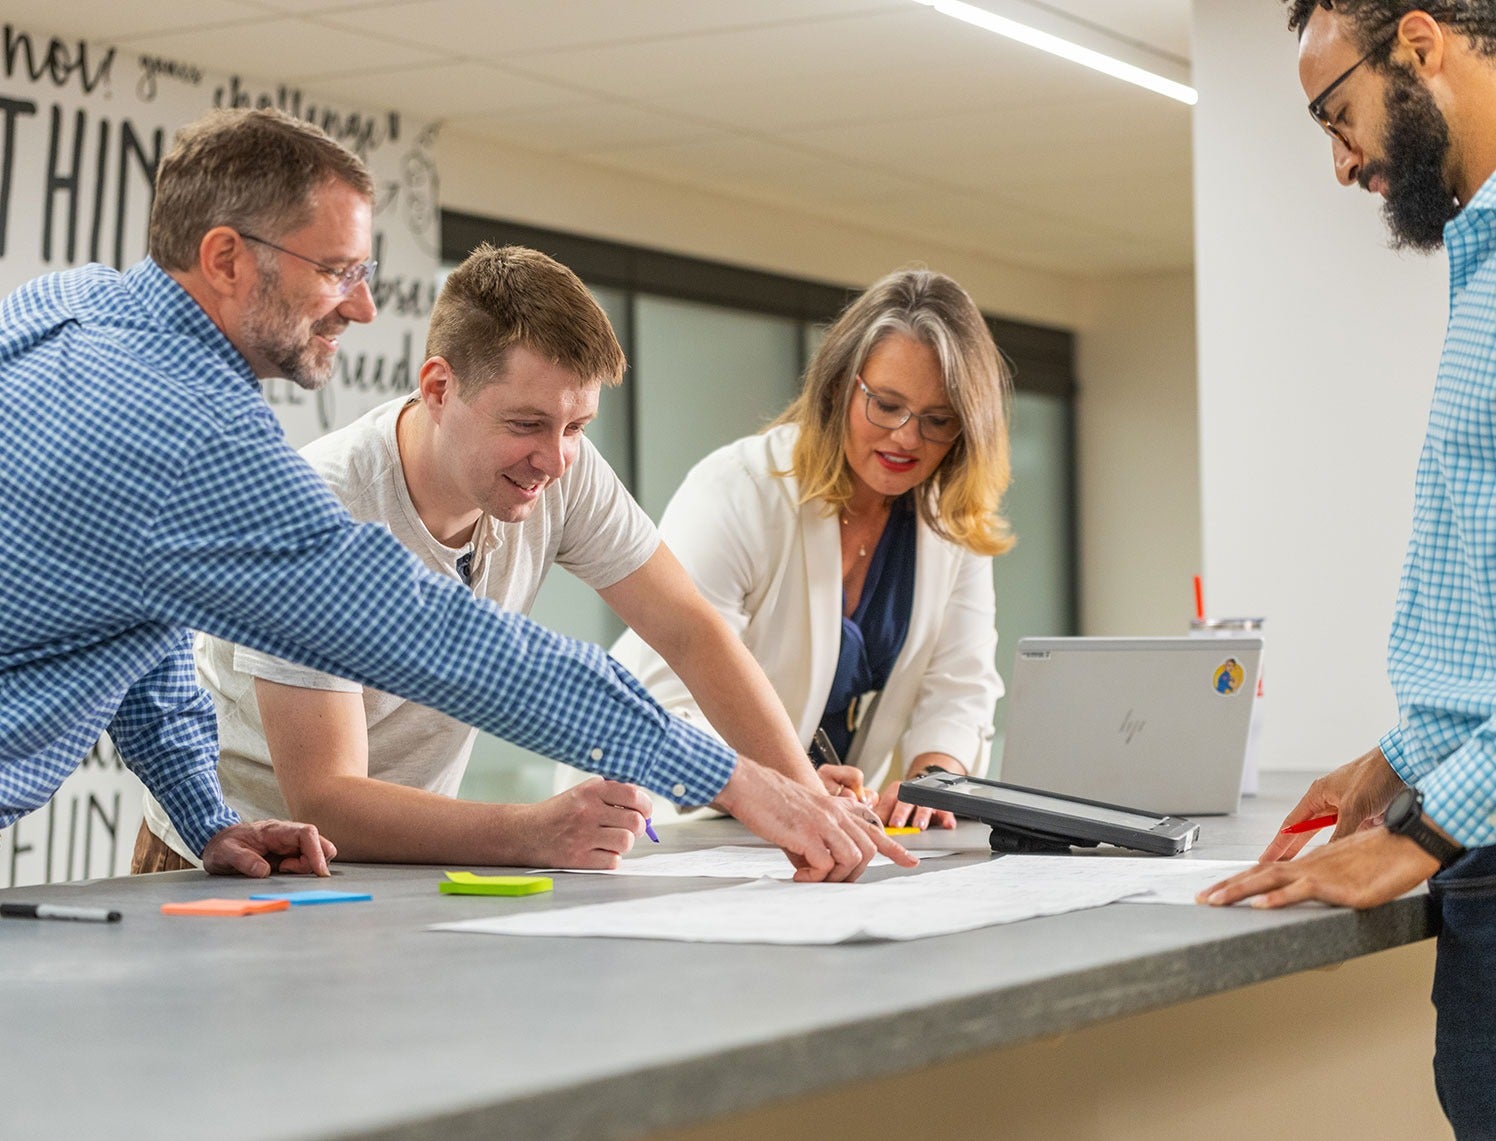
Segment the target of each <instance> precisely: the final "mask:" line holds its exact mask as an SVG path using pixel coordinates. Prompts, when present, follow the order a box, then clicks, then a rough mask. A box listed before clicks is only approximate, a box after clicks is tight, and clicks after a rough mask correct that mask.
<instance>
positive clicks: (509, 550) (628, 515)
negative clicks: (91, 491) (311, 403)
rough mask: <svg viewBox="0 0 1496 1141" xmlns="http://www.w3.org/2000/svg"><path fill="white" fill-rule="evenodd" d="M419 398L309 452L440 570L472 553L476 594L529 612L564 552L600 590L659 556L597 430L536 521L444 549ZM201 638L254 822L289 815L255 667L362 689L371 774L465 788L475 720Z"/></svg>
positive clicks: (201, 656)
mask: <svg viewBox="0 0 1496 1141" xmlns="http://www.w3.org/2000/svg"><path fill="white" fill-rule="evenodd" d="M415 399H417V398H416V397H415V396H413V395H412V396H407V397H400V398H397V399H395V400H391V401H389V402H388V403H386V404H382V405H380V406H379V407H378V408H375V409H373V410H372V411H371V412H368V413H366V414H365V415H364V416H362V417H360V418H359V419H358V420H355V421H354V422H353V423H352V424H350V425H348V426H347V427H346V428H341V429H339V430H337V431H335V432H331V433H329V434H328V435H326V436H323V437H321V438H320V439H317V440H314V441H313V442H312V443H310V444H308V445H307V446H306V447H305V448H303V449H302V450H301V454H302V455H303V456H304V457H305V458H306V459H307V461H308V462H309V463H310V464H311V465H312V467H314V468H315V469H316V470H317V472H318V474H319V475H321V476H322V478H323V479H325V480H327V482H328V484H329V485H330V486H331V488H332V490H333V492H334V493H335V494H336V495H337V496H338V498H339V499H341V500H342V502H343V505H344V506H345V507H347V508H348V511H349V513H350V514H351V515H352V516H353V517H354V518H355V519H357V520H359V521H360V522H373V523H382V524H384V525H385V526H386V527H388V528H389V529H390V532H391V533H392V534H393V535H394V536H395V538H397V539H399V540H400V542H402V543H404V544H405V545H406V546H407V547H409V548H410V549H411V550H412V551H414V552H415V554H416V555H417V556H419V558H420V559H421V561H422V562H424V563H425V564H426V565H427V566H428V567H430V568H431V569H432V570H433V571H436V572H437V573H438V574H443V575H447V576H448V577H451V578H456V579H458V580H459V581H460V580H461V575H460V574H459V573H458V569H457V563H458V560H459V559H460V558H462V557H463V556H464V555H465V554H471V567H470V570H469V576H470V578H469V581H470V584H471V586H472V589H473V592H474V593H475V594H478V595H481V596H482V597H485V598H490V599H492V600H493V601H494V602H496V603H498V604H499V605H500V606H502V607H504V608H505V609H506V610H513V611H518V612H519V613H521V614H524V613H528V612H529V610H530V607H531V606H532V605H534V602H535V595H536V594H537V593H538V592H539V590H540V585H541V583H542V582H544V581H545V576H546V572H547V571H548V570H550V568H551V564H553V563H554V564H557V565H559V566H562V567H565V568H566V569H567V570H568V571H570V572H572V573H573V574H575V575H576V576H577V577H578V578H580V579H581V580H582V581H583V582H585V583H587V585H588V586H591V587H592V588H593V589H595V590H601V589H604V588H605V587H609V586H612V585H613V584H614V583H616V582H619V581H620V580H622V579H624V578H627V577H628V576H629V575H630V574H632V573H633V572H634V571H636V570H638V569H639V567H641V566H643V565H644V563H645V561H646V560H647V559H648V558H649V557H650V556H651V555H652V554H654V552H655V549H656V548H657V547H658V546H659V543H660V536H659V533H658V532H657V531H656V530H655V527H654V524H653V523H651V522H650V520H649V516H647V515H646V514H645V513H644V511H643V509H642V508H640V507H639V505H638V504H637V503H635V502H634V500H633V498H632V497H631V496H630V495H629V493H628V491H627V489H626V488H625V487H624V486H623V484H622V483H621V482H620V481H619V479H618V477H617V476H616V475H615V474H614V473H613V469H612V468H610V467H609V466H608V464H607V461H606V460H604V459H603V458H602V456H601V455H599V454H598V451H597V449H596V448H594V447H593V446H592V444H591V443H590V442H589V441H588V440H587V439H586V437H583V439H582V442H581V448H580V450H579V451H578V453H577V458H576V461H575V462H574V463H573V464H572V465H571V467H570V468H568V469H567V472H566V474H565V475H563V476H562V477H561V478H560V479H559V480H558V481H556V482H555V483H552V484H550V485H549V486H548V487H546V488H545V490H544V491H542V492H541V495H540V500H539V502H537V503H536V505H535V507H534V509H533V510H532V511H531V512H530V515H529V516H528V518H526V519H524V520H523V521H521V522H518V523H501V522H499V521H497V520H495V519H492V518H490V517H489V516H487V515H485V516H483V517H482V518H481V519H480V520H479V521H478V525H477V527H476V529H475V530H474V534H473V542H472V543H471V544H470V545H469V546H468V547H464V548H461V549H453V548H451V547H446V546H443V545H442V544H441V543H439V542H438V541H437V540H436V539H435V538H434V537H433V536H432V534H431V532H430V531H428V530H427V529H426V526H425V524H424V523H422V522H421V518H420V516H419V515H418V514H417V513H416V508H415V504H414V503H412V502H411V498H410V491H409V489H408V488H407V487H406V485H405V473H404V469H403V468H402V467H401V466H400V451H399V446H398V445H397V444H396V442H395V424H396V421H397V420H398V419H399V416H400V412H401V410H402V409H403V408H405V407H406V406H407V405H408V404H410V403H411V402H413V401H414V400H415ZM195 649H196V654H197V671H198V680H199V681H201V682H202V684H203V685H204V686H205V687H206V688H207V689H208V691H209V692H210V693H212V695H213V701H214V704H215V705H216V706H217V710H218V745H219V761H218V779H219V781H220V782H221V783H222V785H223V795H224V799H225V800H226V801H227V802H228V803H229V805H230V806H232V807H233V809H234V810H235V811H236V812H238V813H239V815H240V816H241V817H243V818H244V819H245V820H265V819H271V818H276V819H285V818H287V817H289V815H290V812H289V809H288V808H287V807H286V801H285V798H284V797H283V796H282V795H281V791H280V786H279V785H278V784H277V783H276V779H275V772H274V769H273V768H272V767H271V763H270V749H269V747H268V745H267V744H266V742H265V731H264V728H263V727H262V726H261V724H260V708H259V703H258V702H257V701H256V699H255V686H254V680H255V678H256V677H262V678H265V679H266V680H268V681H275V682H282V683H284V684H287V685H296V686H301V687H303V688H306V689H326V690H337V691H341V692H347V693H362V694H363V700H364V717H365V721H366V724H367V725H368V730H369V775H370V776H371V777H375V778H377V779H379V780H385V781H390V782H391V783H394V784H401V785H407V786H409V787H411V788H422V789H427V790H429V791H431V792H439V793H443V794H445V795H448V796H452V795H455V794H456V792H457V786H458V784H459V783H460V782H461V780H462V774H463V772H464V771H465V770H466V768H467V763H468V758H469V756H470V755H471V754H472V751H473V741H474V738H475V737H476V736H477V730H476V729H474V728H472V727H471V726H468V725H464V724H463V723H462V722H460V721H457V720H455V719H454V718H451V717H448V716H447V715H446V714H445V713H439V712H437V711H436V710H434V709H430V708H427V707H426V706H424V705H417V704H416V703H415V702H413V701H406V700H405V699H404V698H401V697H396V696H394V695H393V694H389V693H385V692H383V691H381V690H377V689H371V688H368V687H365V686H361V685H359V684H358V683H356V682H352V681H348V680H346V679H344V678H340V677H336V676H334V675H332V674H327V673H322V672H320V671H318V670H313V669H308V668H307V667H305V666H299V665H295V664H293V663H291V662H288V661H284V660H282V659H280V658H275V657H272V656H270V655H268V654H263V653H260V652H259V651H257V650H251V649H248V648H246V647H244V646H236V645H234V644H233V643H231V642H225V641H223V640H222V639H220V638H213V637H209V636H207V635H204V634H199V635H198V638H197V643H196V647H195ZM145 815H146V822H147V824H148V826H149V827H150V829H151V831H152V832H154V833H155V834H156V835H157V836H159V837H161V838H162V839H163V840H165V841H166V842H167V843H168V844H169V845H171V847H172V848H173V849H175V850H176V851H177V852H179V853H180V854H182V855H183V856H186V857H188V858H189V859H191V858H193V854H192V852H191V851H190V850H189V849H188V848H187V846H186V844H185V843H184V842H183V840H182V839H181V837H180V836H179V835H178V834H177V832H176V829H174V828H173V827H172V826H171V822H170V820H168V818H167V816H166V812H165V810H164V809H162V807H161V805H160V804H159V803H158V802H157V801H156V800H155V798H154V797H152V796H150V795H149V794H147V795H146V798H145Z"/></svg>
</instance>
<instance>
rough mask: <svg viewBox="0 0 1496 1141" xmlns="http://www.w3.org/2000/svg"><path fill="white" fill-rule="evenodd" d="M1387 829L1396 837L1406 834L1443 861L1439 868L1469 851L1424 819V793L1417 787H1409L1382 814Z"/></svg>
mask: <svg viewBox="0 0 1496 1141" xmlns="http://www.w3.org/2000/svg"><path fill="white" fill-rule="evenodd" d="M1382 823H1383V824H1384V825H1385V826H1386V828H1387V831H1389V832H1391V833H1392V834H1393V835H1394V836H1406V837H1407V838H1408V839H1409V840H1412V841H1413V843H1415V844H1417V845H1418V846H1419V847H1420V848H1422V849H1423V850H1424V851H1425V852H1427V853H1428V854H1429V855H1430V856H1432V857H1434V859H1436V860H1438V861H1439V867H1441V868H1447V867H1449V865H1450V864H1452V863H1454V862H1455V861H1456V860H1457V859H1459V858H1460V857H1461V856H1463V855H1464V854H1465V849H1464V848H1462V847H1461V846H1460V845H1459V844H1455V843H1452V842H1450V841H1449V840H1446V839H1445V838H1444V837H1443V836H1441V835H1439V833H1437V832H1435V831H1434V830H1433V829H1432V828H1430V827H1429V826H1428V825H1427V824H1425V823H1424V820H1423V793H1421V792H1419V791H1418V790H1417V789H1416V788H1405V789H1403V790H1402V791H1401V792H1400V793H1398V794H1397V795H1396V796H1394V797H1393V798H1392V803H1391V804H1389V805H1388V806H1387V811H1386V813H1385V814H1384V815H1383V817H1382Z"/></svg>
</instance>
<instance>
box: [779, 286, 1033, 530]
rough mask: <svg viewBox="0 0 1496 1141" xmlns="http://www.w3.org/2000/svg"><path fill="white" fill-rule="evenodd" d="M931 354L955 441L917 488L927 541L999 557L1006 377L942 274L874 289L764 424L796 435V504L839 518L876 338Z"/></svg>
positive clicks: (973, 312) (971, 307) (964, 300)
mask: <svg viewBox="0 0 1496 1141" xmlns="http://www.w3.org/2000/svg"><path fill="white" fill-rule="evenodd" d="M895 334H898V335H902V336H905V337H909V338H911V339H912V340H915V341H918V342H920V343H921V344H924V345H928V346H929V347H930V348H932V349H933V350H934V351H935V355H936V357H937V359H938V360H939V361H940V372H941V376H942V377H943V378H944V381H945V392H946V399H947V400H948V401H949V402H950V405H951V407H952V409H954V410H955V412H956V415H957V416H959V417H960V418H961V435H960V436H958V437H957V438H956V442H955V443H954V444H952V445H951V450H950V451H949V452H947V453H946V456H945V459H944V460H942V461H941V463H940V466H939V467H938V468H936V469H935V472H934V474H933V475H931V477H930V478H929V479H928V480H926V481H925V483H924V485H923V486H922V487H920V488H918V489H916V491H917V495H916V499H917V502H918V507H919V514H920V518H921V519H922V520H923V521H924V522H925V524H926V525H927V526H929V527H930V528H931V530H933V531H934V532H935V533H936V534H938V535H940V536H942V537H944V538H946V539H949V540H950V541H951V542H953V543H956V544H959V545H960V546H962V547H965V548H966V549H967V550H969V551H971V552H973V553H975V554H979V555H1000V554H1002V553H1003V552H1005V551H1007V550H1008V549H1010V548H1011V547H1012V546H1013V535H1012V532H1011V530H1010V529H1009V527H1008V523H1007V520H1006V519H1004V518H1003V517H1002V515H1001V514H1000V513H999V510H1000V508H1001V506H1002V498H1003V495H1004V494H1005V493H1006V492H1007V490H1008V483H1009V481H1010V479H1011V478H1012V466H1011V458H1010V454H1009V449H1008V406H1009V401H1010V397H1011V392H1012V379H1011V377H1010V375H1009V372H1008V367H1007V365H1006V363H1005V362H1004V361H1003V359H1002V357H1001V356H1000V355H999V353H998V351H997V345H996V344H995V343H994V342H993V340H992V334H991V333H990V332H989V331H988V329H987V322H986V321H985V320H984V319H983V318H982V314H981V312H980V310H978V309H977V306H976V303H975V302H974V301H972V299H971V297H970V296H969V295H968V294H967V292H966V290H964V289H962V288H961V287H960V286H959V285H957V284H956V283H955V282H954V281H952V280H951V279H950V278H949V277H946V276H945V275H944V274H940V273H935V272H933V271H931V270H927V269H903V270H898V271H896V272H894V273H891V274H889V275H888V276H887V277H885V278H883V279H882V280H880V281H878V282H876V283H874V284H873V285H872V286H871V287H870V288H869V289H868V290H867V292H865V293H863V294H862V296H861V297H859V298H857V300H855V301H853V302H852V303H851V304H850V305H848V306H847V308H846V309H844V310H843V311H842V313H841V316H839V317H837V319H836V321H835V322H833V323H832V325H831V327H830V328H829V329H828V330H827V331H826V337H825V339H824V340H823V341H822V342H821V345H820V348H818V349H817V350H816V352H815V355H814V356H813V357H812V358H811V360H810V364H809V366H808V367H807V368H806V370H805V382H804V385H803V386H802V387H801V390H800V395H799V396H798V397H797V398H796V399H795V402H794V403H793V404H791V405H790V406H789V407H788V408H786V409H785V410H784V412H782V413H781V414H780V415H779V418H778V419H777V420H775V421H774V425H771V427H772V426H775V425H779V424H794V425H795V426H796V427H798V428H799V429H800V435H799V438H798V439H797V440H796V441H795V450H794V454H793V458H792V459H791V467H790V470H789V471H787V472H781V473H779V474H781V475H793V476H794V477H795V478H796V479H797V480H799V482H800V502H801V503H807V502H809V501H810V500H812V499H819V500H821V501H823V502H824V503H825V504H826V507H827V510H828V512H831V513H837V512H840V511H841V510H842V509H843V508H845V507H846V505H847V504H848V503H849V502H850V501H851V499H852V470H851V468H850V467H849V466H848V464H847V454H846V438H847V419H848V415H849V409H850V407H851V402H852V398H853V394H854V392H855V391H856V387H857V386H856V383H855V378H856V376H857V374H858V373H859V372H860V371H861V370H862V366H863V363H864V362H865V361H866V360H867V358H868V356H869V355H870V354H871V353H872V351H873V349H874V348H875V347H877V345H878V344H879V342H881V341H882V340H883V339H884V338H885V337H889V336H893V335H895Z"/></svg>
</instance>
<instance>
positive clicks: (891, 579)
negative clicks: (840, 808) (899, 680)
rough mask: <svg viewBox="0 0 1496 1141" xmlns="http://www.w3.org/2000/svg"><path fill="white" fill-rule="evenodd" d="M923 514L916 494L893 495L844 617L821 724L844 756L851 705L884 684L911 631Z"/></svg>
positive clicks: (849, 736)
mask: <svg viewBox="0 0 1496 1141" xmlns="http://www.w3.org/2000/svg"><path fill="white" fill-rule="evenodd" d="M918 526H919V515H918V512H917V511H916V510H915V506H914V497H913V496H912V495H902V496H900V497H899V498H898V499H896V500H894V502H893V506H892V508H891V509H890V511H889V513H888V522H887V523H886V524H885V525H884V527H883V534H882V536H881V537H880V538H879V539H878V546H877V548H876V549H875V550H874V551H873V560H872V562H870V563H869V564H868V568H867V579H866V581H865V582H864V583H863V585H862V597H861V598H859V599H858V600H857V608H856V609H855V610H853V611H852V614H851V617H845V616H844V617H843V618H842V620H841V626H842V636H841V652H840V654H839V656H838V657H837V662H836V677H835V678H834V679H833V680H832V682H831V694H830V696H828V697H827V698H826V712H825V713H824V714H823V715H822V716H821V728H822V729H824V730H825V731H826V735H827V736H828V737H830V738H831V743H832V744H833V745H834V746H836V752H837V755H838V756H840V757H842V758H845V757H846V756H847V753H848V751H849V750H850V749H851V746H852V730H851V728H850V727H849V726H848V724H847V711H848V708H849V707H850V706H851V705H852V703H853V702H854V701H856V700H857V698H859V697H861V696H862V695H863V694H864V693H869V692H872V691H874V690H881V689H882V688H883V687H884V686H885V685H887V684H888V675H889V674H891V673H892V672H893V664H894V662H895V661H896V660H897V659H898V656H899V651H900V650H902V649H903V648H904V637H905V635H907V634H908V633H909V614H910V611H911V610H912V609H913V606H914V556H915V540H916V537H917V528H918Z"/></svg>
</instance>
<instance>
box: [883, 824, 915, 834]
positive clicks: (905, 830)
mask: <svg viewBox="0 0 1496 1141" xmlns="http://www.w3.org/2000/svg"><path fill="white" fill-rule="evenodd" d="M883 831H884V833H885V834H886V835H889V836H918V835H919V834H920V833H921V832H923V831H924V829H923V828H916V827H915V826H914V825H913V824H905V825H904V826H903V827H901V828H885V829H883Z"/></svg>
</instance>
